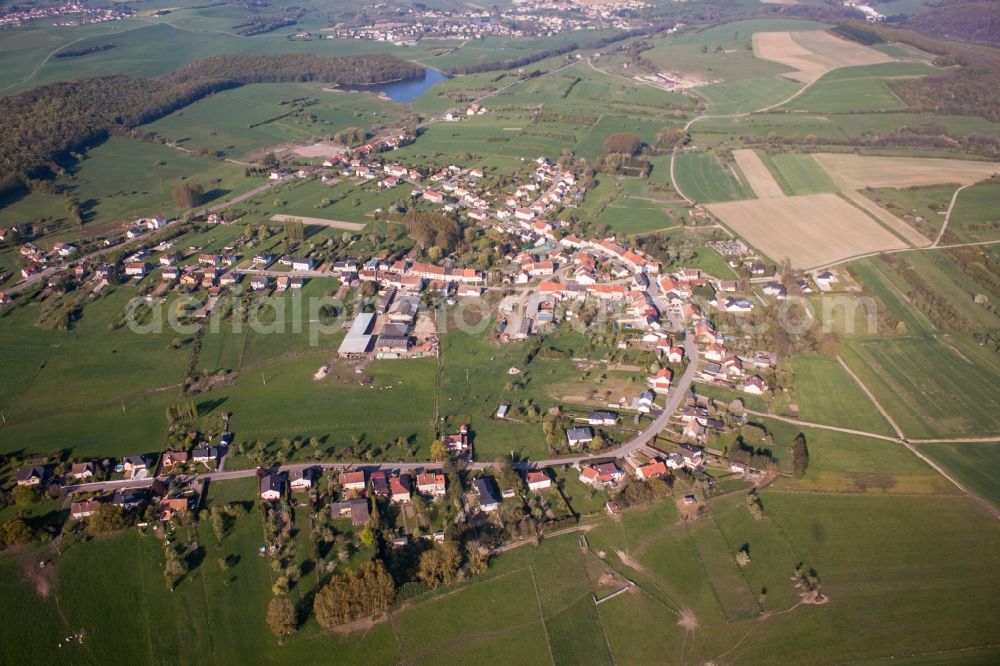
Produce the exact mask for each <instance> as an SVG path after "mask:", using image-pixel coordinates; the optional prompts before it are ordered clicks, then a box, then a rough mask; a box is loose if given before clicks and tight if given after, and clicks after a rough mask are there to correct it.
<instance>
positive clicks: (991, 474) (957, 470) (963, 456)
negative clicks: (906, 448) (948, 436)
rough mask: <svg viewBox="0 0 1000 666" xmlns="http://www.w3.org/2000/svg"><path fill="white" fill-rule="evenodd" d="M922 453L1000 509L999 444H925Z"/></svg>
mask: <svg viewBox="0 0 1000 666" xmlns="http://www.w3.org/2000/svg"><path fill="white" fill-rule="evenodd" d="M918 448H919V449H920V452H921V453H923V454H924V455H925V456H927V457H928V458H930V459H932V460H933V461H934V462H936V463H937V464H939V465H941V466H942V467H944V468H945V469H946V470H948V472H949V473H950V474H952V475H954V476H955V477H957V478H958V480H959V481H960V482H961V483H962V484H963V485H965V486H966V487H967V488H968V489H969V490H971V491H972V492H973V493H975V494H977V495H979V496H980V497H982V498H983V499H985V500H987V501H989V502H990V503H992V504H993V506H995V507H997V508H1000V479H998V478H997V475H996V473H995V471H994V470H996V469H997V466H998V465H1000V445H997V444H994V443H984V442H955V443H947V444H943V443H942V444H922V445H919V447H918Z"/></svg>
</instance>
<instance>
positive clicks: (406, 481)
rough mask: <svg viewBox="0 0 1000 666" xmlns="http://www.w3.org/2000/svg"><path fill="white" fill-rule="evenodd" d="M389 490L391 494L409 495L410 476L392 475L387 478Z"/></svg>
mask: <svg viewBox="0 0 1000 666" xmlns="http://www.w3.org/2000/svg"><path fill="white" fill-rule="evenodd" d="M389 490H390V491H391V492H392V494H393V495H409V494H410V477H409V476H407V475H406V474H402V475H400V476H394V477H392V478H391V479H389Z"/></svg>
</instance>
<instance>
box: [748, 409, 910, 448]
mask: <svg viewBox="0 0 1000 666" xmlns="http://www.w3.org/2000/svg"><path fill="white" fill-rule="evenodd" d="M743 411H745V412H746V413H747V414H753V415H754V416H760V417H761V418H767V419H774V420H776V421H784V422H785V423H792V424H795V425H798V426H802V427H803V428H816V429H818V430H832V431H833V432H842V433H844V434H845V435H858V436H859V437H870V438H871V439H881V440H884V441H886V442H896V441H898V440H897V439H896V438H895V437H891V436H890V435H880V434H878V433H875V432H868V431H866V430H854V429H852V428H841V427H839V426H832V425H826V424H825V423H813V422H811V421H803V420H802V419H793V418H791V417H789V416H781V415H779V414H768V413H766V412H758V411H755V410H752V409H744V410H743Z"/></svg>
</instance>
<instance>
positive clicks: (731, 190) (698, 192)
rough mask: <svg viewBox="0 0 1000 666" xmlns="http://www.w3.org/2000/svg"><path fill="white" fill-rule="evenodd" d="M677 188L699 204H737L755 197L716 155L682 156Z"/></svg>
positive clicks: (677, 174) (678, 170)
mask: <svg viewBox="0 0 1000 666" xmlns="http://www.w3.org/2000/svg"><path fill="white" fill-rule="evenodd" d="M674 176H675V178H676V179H677V187H678V189H680V190H681V191H683V192H684V194H686V195H687V196H688V197H689V198H691V199H693V200H694V201H697V202H704V203H708V202H716V201H736V200H740V199H751V198H753V196H752V195H751V194H750V193H749V192H748V191H747V189H746V188H745V187H744V186H743V184H742V183H741V182H740V181H739V180H738V179H737V178H736V176H735V175H733V170H732V168H729V169H727V168H726V167H724V166H723V165H722V163H721V162H719V158H717V157H716V156H715V155H714V154H712V153H701V152H698V153H695V152H692V153H686V152H685V153H681V154H679V155H678V156H677V160H676V163H675V165H674Z"/></svg>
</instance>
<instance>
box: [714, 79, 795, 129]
mask: <svg viewBox="0 0 1000 666" xmlns="http://www.w3.org/2000/svg"><path fill="white" fill-rule="evenodd" d="M800 87H801V86H800V85H799V84H797V83H795V82H793V81H789V80H788V79H783V78H781V77H778V76H765V77H760V78H754V79H737V80H734V81H724V82H721V83H713V84H711V85H708V86H701V87H698V88H695V89H694V90H695V92H697V93H698V95H699V96H701V97H703V98H704V99H705V102H706V103H707V104H708V107H709V109H710V110H711V112H712V113H715V114H718V115H726V114H733V113H748V112H751V111H758V110H760V109H763V108H765V107H768V106H771V105H772V104H777V103H779V102H781V101H782V100H785V99H787V98H788V97H790V96H791V95H792V94H793V93H795V91H797V90H798V89H799V88H800ZM699 124H700V123H699ZM696 127H697V125H696Z"/></svg>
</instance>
